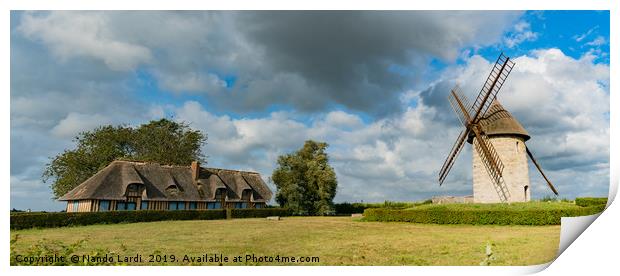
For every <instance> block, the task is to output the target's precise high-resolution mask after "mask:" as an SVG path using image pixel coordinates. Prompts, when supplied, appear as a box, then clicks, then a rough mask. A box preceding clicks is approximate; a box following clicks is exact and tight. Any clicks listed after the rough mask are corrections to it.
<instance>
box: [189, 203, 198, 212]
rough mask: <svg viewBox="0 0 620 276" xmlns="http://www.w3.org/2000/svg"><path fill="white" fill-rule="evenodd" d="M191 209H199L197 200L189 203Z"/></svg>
mask: <svg viewBox="0 0 620 276" xmlns="http://www.w3.org/2000/svg"><path fill="white" fill-rule="evenodd" d="M189 209H190V210H196V209H198V204H197V203H196V202H190V203H189Z"/></svg>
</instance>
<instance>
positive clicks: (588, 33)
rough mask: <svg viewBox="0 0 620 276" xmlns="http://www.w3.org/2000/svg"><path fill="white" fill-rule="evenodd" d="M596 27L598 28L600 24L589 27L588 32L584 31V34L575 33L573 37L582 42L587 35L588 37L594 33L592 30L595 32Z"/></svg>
mask: <svg viewBox="0 0 620 276" xmlns="http://www.w3.org/2000/svg"><path fill="white" fill-rule="evenodd" d="M596 29H598V26H595V27H593V28H591V29H589V30H588V31H587V32H585V33H583V34H578V35H574V36H573V39H574V40H575V41H577V42H581V41H582V40H584V39H585V38H586V37H588V36H589V35H590V34H592V32H594V31H595V30H596Z"/></svg>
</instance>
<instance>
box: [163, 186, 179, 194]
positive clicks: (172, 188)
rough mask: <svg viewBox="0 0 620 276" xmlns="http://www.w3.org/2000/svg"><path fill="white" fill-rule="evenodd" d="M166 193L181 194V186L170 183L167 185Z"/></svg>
mask: <svg viewBox="0 0 620 276" xmlns="http://www.w3.org/2000/svg"><path fill="white" fill-rule="evenodd" d="M166 193H168V194H170V195H177V194H179V187H178V186H177V185H170V186H168V187H166Z"/></svg>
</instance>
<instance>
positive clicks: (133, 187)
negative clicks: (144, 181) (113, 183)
mask: <svg viewBox="0 0 620 276" xmlns="http://www.w3.org/2000/svg"><path fill="white" fill-rule="evenodd" d="M127 191H128V192H137V191H138V185H136V184H129V186H127Z"/></svg>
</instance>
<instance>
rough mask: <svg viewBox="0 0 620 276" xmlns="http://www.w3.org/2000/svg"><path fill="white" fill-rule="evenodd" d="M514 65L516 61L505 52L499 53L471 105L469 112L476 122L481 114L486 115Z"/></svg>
mask: <svg viewBox="0 0 620 276" xmlns="http://www.w3.org/2000/svg"><path fill="white" fill-rule="evenodd" d="M514 65H515V63H514V62H513V61H512V60H510V58H509V57H507V56H505V55H504V53H501V54H500V55H499V57H498V58H497V61H496V62H495V65H494V66H493V69H491V73H490V74H489V76H488V77H487V80H486V82H485V83H484V85H483V86H482V89H481V90H480V93H478V97H476V100H475V101H474V104H473V105H472V106H471V109H470V112H469V113H470V114H472V120H473V121H474V122H476V121H478V120H479V117H480V115H484V114H485V113H486V112H487V110H488V109H489V106H491V102H493V100H494V99H495V97H496V96H497V93H498V92H499V90H500V89H501V88H502V85H503V84H504V82H505V81H506V78H508V75H509V74H510V72H511V71H512V67H514Z"/></svg>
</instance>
